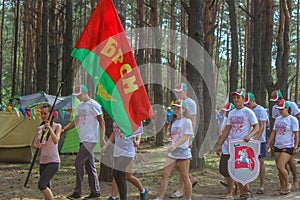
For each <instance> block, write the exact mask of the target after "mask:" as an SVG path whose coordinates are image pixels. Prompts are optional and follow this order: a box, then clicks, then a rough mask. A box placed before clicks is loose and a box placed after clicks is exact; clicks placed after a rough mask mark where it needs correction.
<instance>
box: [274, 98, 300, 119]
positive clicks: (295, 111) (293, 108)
mask: <svg viewBox="0 0 300 200" xmlns="http://www.w3.org/2000/svg"><path fill="white" fill-rule="evenodd" d="M286 102H288V104H289V107H290V108H291V115H293V116H296V115H297V114H298V113H300V110H299V108H298V105H297V104H296V103H295V102H292V101H286ZM279 116H280V112H279V110H278V109H277V105H274V106H273V107H272V118H273V119H276V117H279Z"/></svg>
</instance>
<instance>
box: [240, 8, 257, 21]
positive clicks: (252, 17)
mask: <svg viewBox="0 0 300 200" xmlns="http://www.w3.org/2000/svg"><path fill="white" fill-rule="evenodd" d="M239 8H240V9H242V11H244V12H245V13H246V14H247V15H248V16H249V17H251V19H252V20H254V19H255V17H254V16H253V15H251V14H250V13H249V12H248V11H247V10H246V9H244V8H243V7H242V6H239Z"/></svg>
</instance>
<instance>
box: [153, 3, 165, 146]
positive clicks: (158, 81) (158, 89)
mask: <svg viewBox="0 0 300 200" xmlns="http://www.w3.org/2000/svg"><path fill="white" fill-rule="evenodd" d="M150 6H151V8H150V9H151V11H150V12H151V16H150V22H151V25H152V27H154V28H155V27H156V28H158V27H159V24H158V20H159V19H158V0H150ZM151 34H152V42H153V44H154V46H155V48H154V49H152V54H153V56H152V57H153V58H154V60H153V61H154V62H152V63H156V64H160V63H161V61H160V49H161V42H162V41H161V33H160V32H159V31H158V30H155V29H154V32H152V33H151ZM156 64H154V65H152V66H153V70H152V73H153V72H154V73H155V74H153V77H154V81H155V84H154V85H153V92H154V103H155V104H157V105H161V104H162V102H163V98H162V78H161V72H162V71H161V68H160V67H155V66H156ZM157 109H158V110H157V120H156V121H155V122H156V123H155V130H156V131H157V133H156V140H155V145H156V146H163V139H164V133H163V129H162V127H163V126H162V124H161V123H162V121H163V120H162V119H163V118H162V116H163V109H162V107H158V108H157ZM163 122H164V121H163Z"/></svg>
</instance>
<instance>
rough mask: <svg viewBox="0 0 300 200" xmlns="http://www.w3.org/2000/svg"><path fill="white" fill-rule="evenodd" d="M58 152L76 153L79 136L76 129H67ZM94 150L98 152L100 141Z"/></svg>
mask: <svg viewBox="0 0 300 200" xmlns="http://www.w3.org/2000/svg"><path fill="white" fill-rule="evenodd" d="M64 135H65V138H64V143H63V145H62V148H61V150H60V153H76V152H78V150H79V136H78V133H77V129H76V128H74V129H72V130H69V131H67V132H66V133H65V134H64ZM94 152H100V142H98V143H97V145H96V146H95V148H94Z"/></svg>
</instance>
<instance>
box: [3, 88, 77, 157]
mask: <svg viewBox="0 0 300 200" xmlns="http://www.w3.org/2000/svg"><path fill="white" fill-rule="evenodd" d="M54 100H55V96H52V95H47V94H45V93H44V92H40V93H35V94H30V95H25V96H19V97H15V98H14V99H13V100H12V106H13V107H14V108H24V109H25V108H27V109H34V108H35V107H36V106H38V105H40V104H42V103H49V104H50V105H53V103H54ZM69 109H72V97H71V96H68V97H58V99H57V101H56V103H55V106H54V110H58V111H59V113H60V115H59V116H58V119H55V121H56V122H58V123H61V124H62V125H63V126H64V125H66V124H67V123H69V121H70V113H69V112H68V110H69ZM40 123H41V120H39V119H33V117H32V116H31V117H29V116H26V115H25V116H22V115H21V116H19V117H18V116H17V114H16V113H12V114H10V113H9V112H3V111H1V112H0V124H1V126H0V162H30V161H31V159H32V155H33V148H32V142H33V139H34V135H35V133H36V129H37V127H38V126H39V125H40ZM75 133H76V132H75ZM74 142H75V141H74ZM63 143H64V137H62V139H61V141H60V143H59V149H61V147H62V145H63ZM77 143H78V142H77Z"/></svg>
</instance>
